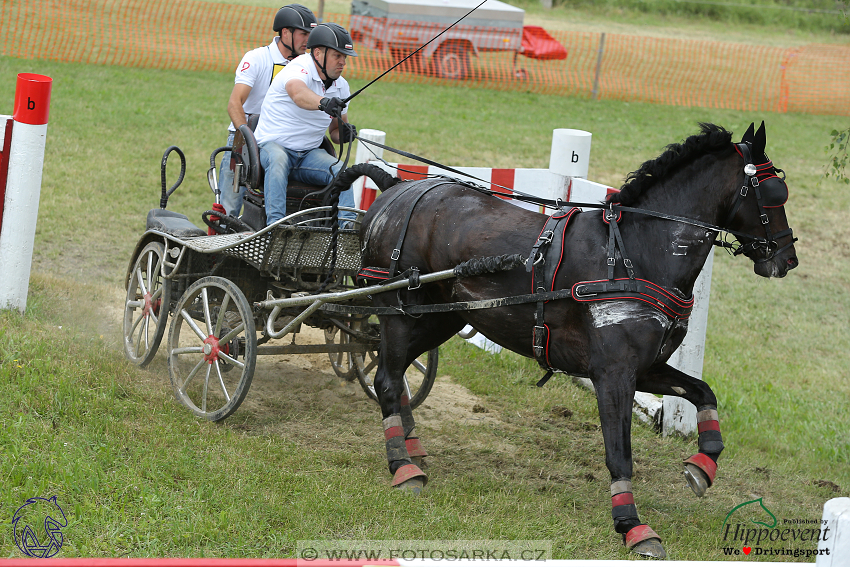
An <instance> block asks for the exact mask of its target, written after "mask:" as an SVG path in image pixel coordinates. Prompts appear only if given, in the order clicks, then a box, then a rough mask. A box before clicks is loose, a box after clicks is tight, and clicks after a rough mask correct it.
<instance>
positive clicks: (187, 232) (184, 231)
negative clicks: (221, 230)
mask: <svg viewBox="0 0 850 567" xmlns="http://www.w3.org/2000/svg"><path fill="white" fill-rule="evenodd" d="M146 226H147V229H148V230H159V231H161V232H164V233H166V234H170V235H171V236H176V237H178V238H187V237H190V236H205V235H206V234H207V232H206V231H205V230H202V229H200V228H198V227H197V226H195V225H194V224H192V221H190V220H189V217H187V216H186V215H181V214H180V213H175V212H173V211H169V210H167V209H152V210H151V211H150V212H149V213H148V218H147V223H146Z"/></svg>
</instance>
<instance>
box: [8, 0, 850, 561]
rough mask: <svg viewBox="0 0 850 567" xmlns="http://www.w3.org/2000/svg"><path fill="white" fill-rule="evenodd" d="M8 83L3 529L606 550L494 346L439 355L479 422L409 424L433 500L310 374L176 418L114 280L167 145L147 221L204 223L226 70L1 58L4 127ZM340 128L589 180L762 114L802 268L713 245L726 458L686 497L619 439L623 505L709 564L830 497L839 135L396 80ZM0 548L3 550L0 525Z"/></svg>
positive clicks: (618, 176) (837, 478)
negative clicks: (829, 155)
mask: <svg viewBox="0 0 850 567" xmlns="http://www.w3.org/2000/svg"><path fill="white" fill-rule="evenodd" d="M329 4H330V3H329ZM18 72H37V73H44V74H47V75H49V76H51V77H53V78H54V88H53V97H52V107H51V118H50V125H49V127H48V139H47V148H46V157H45V166H44V179H43V184H42V193H41V203H40V210H39V222H38V226H37V233H36V245H35V258H34V273H33V278H32V284H31V291H30V302H29V309H28V312H27V314H26V315H25V316H19V315H17V314H14V313H8V312H7V313H2V314H0V440H2V441H0V445H2V447H3V455H4V456H5V457H7V458H3V459H0V479H2V480H0V502H2V512H0V521H6V519H7V518H8V519H9V520H10V519H11V517H12V514H13V513H14V511H15V510H16V509H17V507H18V506H20V505H21V504H22V503H23V501H24V500H25V499H26V498H29V497H32V496H44V497H48V496H51V495H54V494H55V495H58V497H59V501H60V503H61V504H62V505H63V509H64V510H65V512H66V514H67V516H68V518H69V520H70V523H69V526H68V528H66V529H65V530H64V534H65V539H66V545H65V547H63V550H62V554H63V555H64V556H91V555H95V556H122V555H131V556H163V555H166V556H195V555H198V556H200V555H205V556H269V557H271V556H275V557H287V556H292V555H293V554H294V551H295V546H296V542H297V541H299V540H310V539H334V538H339V539H355V538H369V539H429V540H434V539H501V540H509V539H522V540H541V539H542V540H550V541H551V542H552V545H553V555H554V556H555V557H556V558H594V559H597V558H598V559H604V558H626V556H627V554H626V552H625V550H624V549H623V547H622V546H621V544H620V542H619V539H618V537H617V536H616V534H614V533H613V530H612V529H611V521H610V511H609V508H608V506H609V504H608V473H607V470H606V469H605V467H604V455H603V450H602V442H601V435H600V433H599V431H598V427H597V425H598V415H597V411H596V405H595V400H594V399H593V397H592V395H590V394H589V393H588V392H586V391H584V390H582V389H580V388H577V387H575V386H574V385H573V384H572V383H571V382H570V381H569V380H567V379H564V378H560V379H559V378H555V379H553V380H552V381H551V382H550V383H549V385H547V386H546V388H544V389H542V390H541V389H536V388H534V386H533V385H534V383H535V382H536V381H537V379H539V377H540V376H539V374H540V373H539V370H538V368H537V367H536V364H534V363H533V362H531V361H528V360H525V359H520V358H518V357H516V356H514V355H511V354H507V353H506V354H502V355H498V356H492V355H488V354H486V353H483V352H481V351H478V350H477V349H475V348H474V347H471V346H468V345H466V344H463V343H462V342H461V341H459V340H453V341H452V342H451V343H450V344H448V345H447V346H446V347H445V348H444V349H442V351H441V354H442V359H441V363H440V372H439V375H440V376H441V378H440V379H439V380H438V382H440V383H441V384H444V385H454V386H453V387H455V388H460V387H461V386H462V387H464V388H466V389H468V392H466V394H464V395H466V396H467V397H464V398H462V399H464V400H466V399H468V397H469V396H472V397H475V399H476V400H477V403H480V404H481V405H483V406H484V407H485V408H486V409H487V410H488V412H487V413H475V414H473V412H472V410H471V404H467V405H465V406H463V407H459V408H456V411H457V413H456V414H444V413H439V412H440V411H441V408H440V407H438V405H437V403H436V402H437V401H443V402H446V405H447V406H451V400H452V399H461V398H458V397H457V396H460V395H461V394H462V392H461V391H460V390H451V392H453V395H454V396H455V398H452V397H451V396H448V397H447V398H440V397H438V396H437V394H436V393H435V394H432V395H433V396H434V397H433V401H432V399H429V401H431V402H432V403H434V406H433V407H430V408H423V410H422V412H421V416H422V422H421V429H422V431H421V435H422V437H423V442H424V443H425V444H426V447H428V448H429V450H430V451H431V452H432V453H433V455H434V456H433V457H432V458H431V459H430V467H429V469H428V471H429V474H430V475H431V483H430V484H429V487H428V490H427V491H426V494H425V495H424V496H423V497H421V498H418V499H412V498H407V497H405V495H401V494H397V493H395V492H393V491H391V490H390V489H389V483H388V479H389V477H388V475H387V473H386V467H385V464H384V455H383V444H382V443H381V440H380V424H379V412H378V409H377V407H376V406H375V405H374V404H372V403H371V402H369V401H368V400H366V398H365V396H364V395H363V394H362V393H361V392H359V391H358V390H357V388H356V387H352V385H343V384H340V383H339V381H338V380H337V379H336V378H334V377H333V376H332V375H328V374H326V373H322V372H316V373H315V375H314V376H312V377H311V379H310V380H309V381H307V382H305V383H303V384H301V383H298V382H292V381H287V379H286V378H287V373H295V371H296V370H297V369H296V368H295V367H294V366H281V367H275V368H274V370H269V371H268V372H266V374H264V376H263V378H264V380H265V382H266V384H259V383H257V382H255V388H256V392H255V390H252V392H251V393H249V395H248V398H249V402H250V403H248V402H246V405H245V406H244V407H243V408H242V409H240V411H239V412H237V413H236V414H235V415H234V416H233V417H232V418H230V419H229V420H228V421H226V422H225V423H224V424H221V425H215V424H209V423H199V422H198V421H197V420H195V419H194V418H193V417H192V416H191V415H190V414H189V412H187V411H185V410H184V409H183V408H182V407H181V406H179V405H178V404H177V403H176V402H175V401H174V399H173V396H172V395H171V389H170V384H169V380H168V372H167V369H166V367H165V364H164V360H163V358H162V356H161V355H160V356H159V357H158V358H157V360H155V361H154V363H153V365H152V366H151V368H150V369H149V370H145V371H141V370H138V369H137V368H135V367H132V366H130V365H129V364H127V363H126V362H125V361H124V359H123V357H122V355H121V352H120V330H118V326H119V323H120V321H119V318H120V312H121V308H122V307H121V284H122V278H123V275H124V270H125V269H126V264H127V262H128V261H129V258H130V253H131V250H132V248H133V246H134V244H135V242H136V240H137V238H138V237H139V236H140V235H141V233H142V231H143V229H144V215H145V213H146V212H147V211H148V210H149V209H150V208H153V207H156V206H157V204H158V198H159V161H160V158H161V156H162V152H163V150H164V149H165V148H166V147H167V146H168V145H171V144H176V145H178V146H180V147H181V148H182V149H183V150H184V151H185V152H186V155H187V159H188V172H187V181H186V182H185V183H184V186H183V187H181V189H179V190H178V192H177V193H176V194H175V195H174V197H173V198H172V200H171V201H170V203H169V208H170V209H173V210H176V211H180V212H184V213H187V214H189V216H190V217H191V218H194V219H196V220H197V221H198V222H200V221H199V219H198V215H199V214H200V212H201V211H203V210H206V209H207V208H209V205H210V203H211V193H210V192H209V189H208V188H207V187H206V181H205V172H206V168H207V163H208V159H209V152H210V151H211V150H212V149H213V148H215V147H217V146H219V145H221V144H223V143H224V128H225V123H226V120H225V112H224V102H225V101H226V99H227V95H228V93H229V91H230V85H231V81H232V78H231V77H230V76H229V75H223V74H216V73H191V72H175V71H159V70H139V69H126V68H106V67H98V66H83V65H67V64H59V63H49V62H42V61H20V60H12V59H8V58H0V92H2V93H6V94H5V95H3V96H4V97H6V98H5V99H3V100H0V110H2V109H8V110H11V108H12V93H13V92H14V80H15V79H14V78H15V74H16V73H18ZM354 86H355V87H358V86H362V83H359V84H355V85H354ZM8 110H7V111H8ZM351 117H352V121H353V122H354V123H356V124H357V125H358V127H360V128H378V129H381V130H384V131H386V132H387V141H388V143H389V144H391V145H396V146H397V147H402V148H405V149H407V150H408V151H411V152H414V153H419V154H421V155H426V156H428V157H430V158H432V159H435V160H438V161H442V162H444V163H448V164H451V165H478V166H494V167H546V166H547V164H548V157H549V144H550V142H551V130H552V128H556V127H571V128H580V129H584V130H588V131H591V132H593V136H594V137H593V150H592V157H591V170H590V178H591V179H595V180H598V181H601V182H603V183H607V184H610V185H613V186H618V185H619V184H620V183H621V182H622V180H623V178H624V176H625V175H626V174H627V173H628V172H629V171H631V170H633V169H635V168H636V167H637V166H638V165H639V164H640V163H641V162H642V161H643V160H646V159H649V158H653V157H655V156H657V155H658V154H659V153H660V152H661V150H662V149H663V147H664V146H665V145H666V144H668V143H671V142H675V141H679V140H681V139H682V138H684V137H686V136H687V135H690V134H692V133H695V132H696V131H697V123H698V122H700V121H712V122H716V123H718V124H721V125H723V126H725V127H726V128H728V129H731V130H733V131H735V132H736V133H737V134H740V133H741V132H743V130H744V129H745V128H746V126H747V125H748V124H749V123H750V122H751V121H753V120H756V121H759V120H762V119H764V120H765V121H766V122H767V128H768V153H769V155H770V157H771V158H772V159H773V160H774V162H775V163H776V164H777V165H778V166H779V167H781V168H783V169H785V170H786V172H787V173H788V181H789V187H790V189H791V200H790V201H789V203H788V205H787V211H788V215H789V220H790V223H791V225H792V226H793V228H794V230H795V234H796V235H798V236H799V237H800V242H799V243H798V244H797V251H798V255H799V258H800V262H801V264H800V267H799V268H798V269H796V270H794V271H793V272H791V273H790V274H789V276H788V277H787V278H786V279H784V280H778V281H768V280H763V279H761V278H758V277H757V276H755V275H754V274H753V273H752V267H751V264H750V263H749V262H748V261H746V260H744V259H740V258H738V259H733V258H730V257H727V256H726V255H724V254H722V253H719V254H718V255H717V259H716V262H715V268H714V278H713V285H712V296H711V309H710V316H709V331H708V339H707V343H706V361H705V370H704V378H705V379H706V380H707V381H708V382H709V383H710V384H711V386H712V388H714V389H715V391H716V393H717V395H718V398H719V400H720V408H719V409H720V415H721V421H722V426H723V431H724V439H725V441H726V445H727V450H726V451H725V452H724V454H723V457H722V459H721V464H720V469H719V476H718V481H717V484H716V486H715V487H712V489H711V490H710V491H709V495H708V496H707V497H706V498H705V499H703V500H697V499H696V498H694V497H693V495H692V494H691V493H690V491H689V490H686V489H684V488H683V487H684V482H683V480H682V478H681V474H680V461H681V459H682V458H683V457H686V456H687V455H690V454H691V453H693V452H694V450H695V443H694V442H693V440H682V439H669V438H668V439H662V438H660V437H659V436H658V435H657V434H655V433H654V432H653V431H651V430H650V429H649V428H648V427H646V426H643V425H639V424H638V422H635V425H634V427H633V432H634V450H635V457H636V459H635V472H636V474H635V479H634V480H635V490H636V498H637V505H638V507H639V509H640V511H641V515H642V518H643V519H644V520H645V521H647V522H648V523H650V524H651V525H652V526H653V527H654V529H655V530H656V531H658V532H659V533H661V535H662V537H664V538H665V546H666V547H667V550H668V553H669V554H670V555H671V558H674V559H683V560H684V559H703V560H708V559H723V558H726V556H724V555H723V552H722V548H723V547H724V542H723V540H722V535H721V528H722V524H723V521H724V518H725V516H726V514H727V513H728V512H729V511H730V510H731V509H732V508H733V507H735V506H736V505H738V504H741V503H743V502H746V501H748V500H752V499H754V498H757V497H761V498H763V500H764V503H765V505H766V506H767V507H768V508H769V509H770V510H771V512H773V513H774V514H775V515H776V517H777V518H779V519H780V521H781V519H782V518H809V519H815V518H819V517H820V510H821V507H822V505H823V503H824V502H825V501H826V500H827V499H829V498H832V497H835V496H846V495H848V494H850V466H848V465H850V433H848V431H850V409H848V408H850V377H849V376H848V371H847V368H850V354H848V353H850V344H848V343H850V338H848V335H850V334H848V332H847V321H848V316H849V315H850V267H849V266H850V264H848V257H850V247H848V244H847V242H848V237H850V229H848V228H847V225H846V222H845V220H844V215H845V212H846V211H847V210H848V208H850V193H848V190H847V188H846V187H845V186H843V185H839V184H838V183H835V182H833V181H831V180H825V181H822V180H821V178H820V176H821V172H822V171H823V166H824V164H825V163H826V153H825V151H824V146H826V145H827V144H828V142H829V140H830V136H829V132H830V131H832V130H833V129H841V128H843V127H846V118H837V117H830V116H805V115H794V114H770V113H766V114H763V115H758V116H754V115H749V114H747V113H741V112H734V111H723V110H709V109H700V108H684V107H661V106H653V105H646V104H629V103H619V102H610V101H597V102H594V101H589V100H578V99H569V98H564V97H554V96H543V95H534V94H529V93H503V92H499V93H495V92H491V91H486V90H468V89H464V88H447V87H435V86H421V85H420V86H411V85H400V84H393V83H379V84H377V85H375V86H374V87H372V88H371V89H370V90H369V91H367V92H366V93H365V94H364V95H362V96H361V97H359V98H358V99H357V100H356V102H355V104H354V105H353V106H352V109H351ZM390 157H391V156H390ZM174 175H175V174H174V173H172V174H171V177H170V179H173V177H174ZM259 365H260V366H262V365H263V361H262V359H261V360H260V364H259ZM258 382H260V381H258ZM252 394H254V395H253V396H252ZM428 403H429V402H426V405H427V404H428ZM565 409H566V410H569V411H565ZM806 546H808V548H809V549H811V548H812V546H811V543H810V542H806V543H805V544H801V545H799V546H798V547H806ZM0 554H2V555H5V556H10V557H11V556H17V555H18V551H17V549H16V548H15V546H14V543H13V541H12V539H11V530H0Z"/></svg>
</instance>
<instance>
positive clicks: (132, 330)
mask: <svg viewBox="0 0 850 567" xmlns="http://www.w3.org/2000/svg"><path fill="white" fill-rule="evenodd" d="M144 318H145V312H144V311H142V312H141V313H140V314H139V318H138V319H136V321H135V322H134V323H133V326H132V327H130V332H129V333H127V336H128V337H132V336H133V333H135V332H136V327H138V326H139V323H141V322H142V319H144Z"/></svg>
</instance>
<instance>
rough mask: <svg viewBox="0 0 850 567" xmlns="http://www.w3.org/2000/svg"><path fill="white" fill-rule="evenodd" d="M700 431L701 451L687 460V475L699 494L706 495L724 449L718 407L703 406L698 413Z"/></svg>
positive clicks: (692, 487) (689, 482) (695, 491)
mask: <svg viewBox="0 0 850 567" xmlns="http://www.w3.org/2000/svg"><path fill="white" fill-rule="evenodd" d="M697 427H698V431H699V453H697V454H696V455H693V456H692V457H690V458H688V459H687V460H685V463H684V464H685V477H686V478H687V480H688V484H689V485H690V487H691V489H692V490H693V491H694V493H695V494H696V495H697V496H700V497H702V496H704V495H705V491H706V489H708V487H710V486H711V485H712V484H714V477H715V475H716V474H717V458H718V457H719V456H720V452H721V451H723V438H722V437H721V436H720V421H719V420H718V417H717V409H716V408H714V407H703V408H702V409H700V411H699V413H697Z"/></svg>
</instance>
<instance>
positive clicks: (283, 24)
mask: <svg viewBox="0 0 850 567" xmlns="http://www.w3.org/2000/svg"><path fill="white" fill-rule="evenodd" d="M317 24H318V21H317V20H316V16H314V15H313V12H311V11H310V9H309V8H308V7H307V6H302V5H301V4H289V5H287V6H284V7H282V8H281V9H280V10H278V11H277V14H275V16H274V26H273V27H274V31H276V32H280V31H281V30H282V29H283V28H290V29H291V28H296V29H299V30H304V31H305V32H311V31H313V28H315V27H316V25H317Z"/></svg>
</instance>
